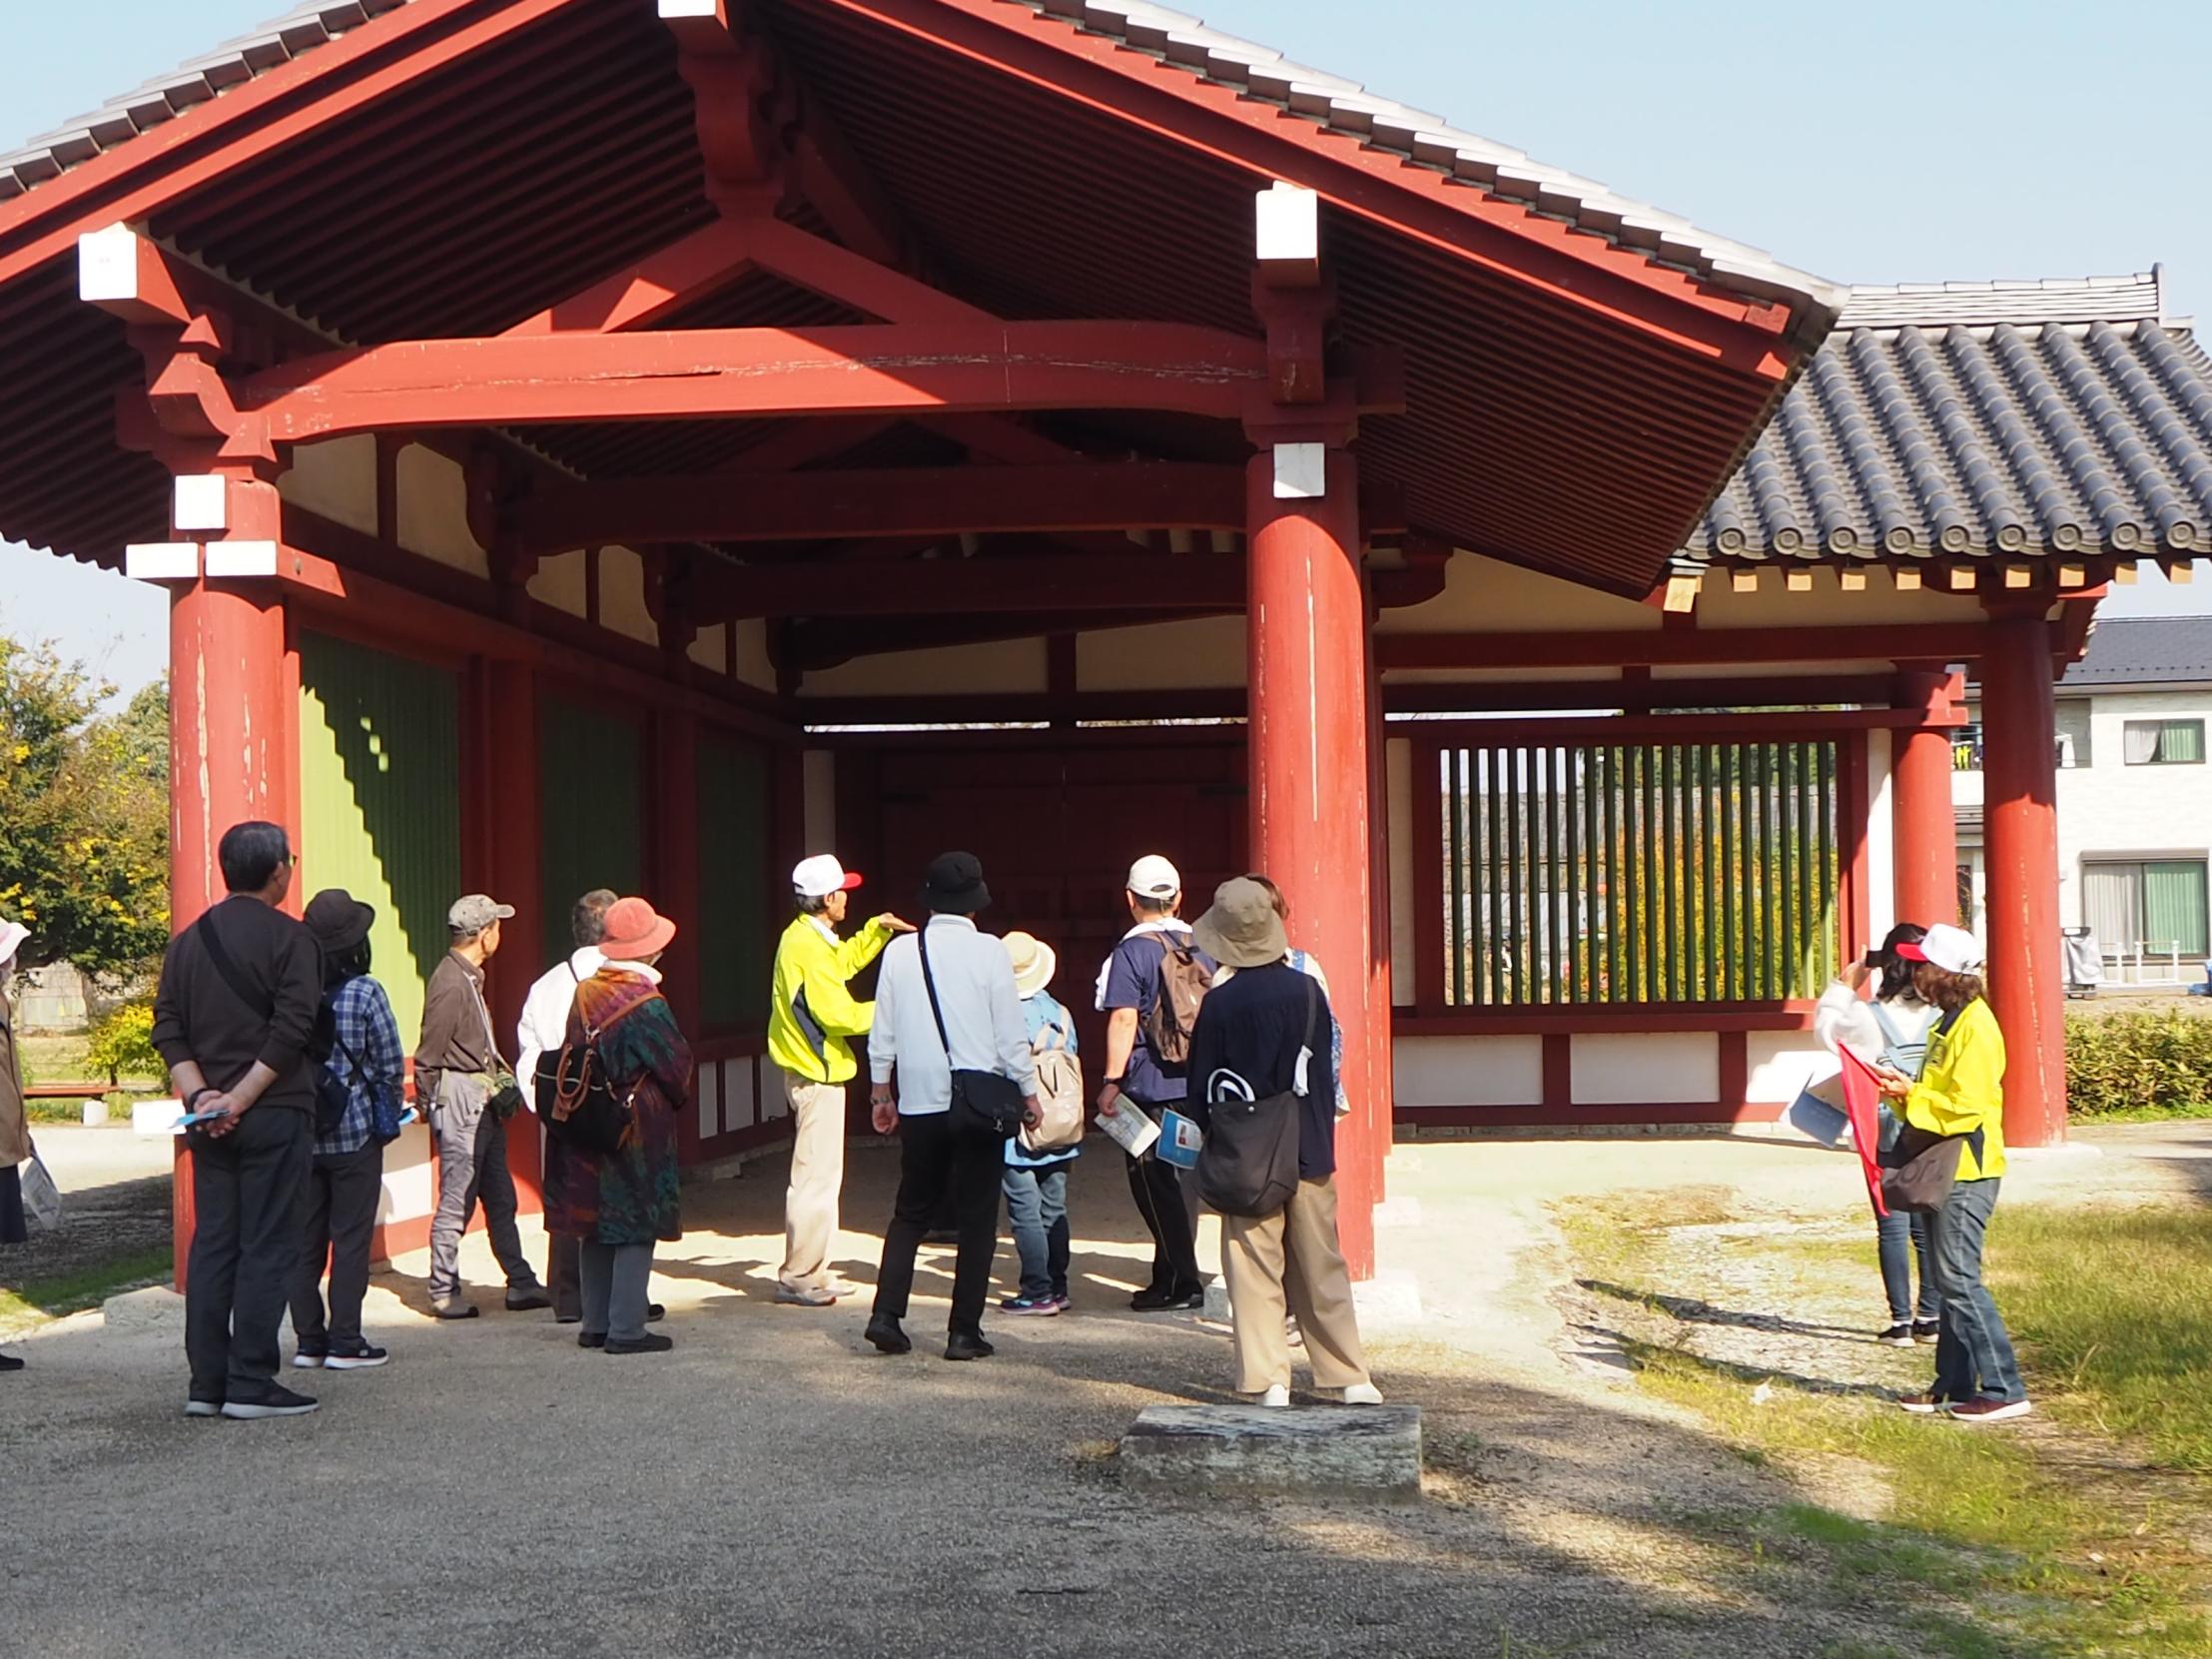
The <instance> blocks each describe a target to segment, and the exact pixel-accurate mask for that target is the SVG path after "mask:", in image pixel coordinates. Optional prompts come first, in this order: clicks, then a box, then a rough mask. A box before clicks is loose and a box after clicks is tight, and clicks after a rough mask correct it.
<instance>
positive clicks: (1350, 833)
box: [1246, 449, 1389, 1278]
mask: <svg viewBox="0 0 2212 1659" xmlns="http://www.w3.org/2000/svg"><path fill="white" fill-rule="evenodd" d="M1358 495H1359V492H1358V486H1357V470H1356V463H1355V462H1354V461H1353V459H1352V457H1351V456H1350V455H1349V454H1348V453H1346V452H1345V451H1343V450H1341V449H1331V450H1329V451H1328V453H1327V472H1326V488H1325V490H1324V492H1323V493H1322V494H1321V495H1319V496H1306V497H1301V498H1283V497H1280V496H1278V495H1277V494H1276V456H1275V454H1274V453H1273V452H1272V451H1266V452H1262V453H1261V454H1259V455H1258V456H1256V457H1255V458H1254V459H1253V461H1252V463H1251V466H1250V468H1249V472H1248V485H1247V494H1246V501H1247V514H1246V515H1247V521H1248V523H1249V526H1250V531H1249V533H1250V553H1249V561H1250V598H1249V609H1248V616H1247V623H1246V628H1247V649H1248V651H1249V663H1250V692H1249V695H1250V703H1251V711H1250V719H1251V727H1250V766H1251V811H1252V833H1251V843H1252V863H1253V866H1254V868H1256V869H1260V870H1264V871H1265V872H1266V873H1267V874H1268V875H1269V876H1271V877H1273V878H1274V880H1275V881H1276V883H1277V884H1278V885H1280V886H1281V888H1282V890H1283V892H1284V894H1285V895H1286V896H1287V897H1288V898H1289V901H1290V906H1291V913H1292V916H1293V918H1294V920H1295V929H1296V933H1297V937H1298V940H1299V942H1300V943H1301V944H1302V945H1304V946H1305V947H1306V948H1307V949H1308V950H1310V951H1312V952H1313V954H1314V955H1315V956H1316V957H1317V958H1318V959H1319V960H1320V962H1321V965H1322V966H1323V967H1324V968H1326V969H1328V970H1329V971H1330V973H1331V974H1332V975H1333V976H1334V979H1333V981H1332V985H1333V989H1334V993H1335V1002H1336V1009H1337V1017H1338V1019H1339V1021H1340V1023H1341V1024H1342V1025H1343V1027H1344V1031H1345V1037H1346V1041H1345V1044H1344V1072H1345V1089H1346V1093H1347V1095H1348V1097H1349V1099H1350V1101H1351V1106H1352V1111H1351V1115H1350V1117H1348V1118H1346V1119H1345V1120H1344V1121H1343V1122H1342V1123H1341V1124H1339V1125H1338V1128H1337V1138H1336V1161H1337V1187H1338V1193H1339V1198H1340V1211H1339V1215H1340V1222H1339V1226H1340V1229H1341V1236H1342V1240H1343V1244H1344V1256H1345V1259H1346V1260H1347V1261H1348V1262H1349V1263H1350V1265H1351V1270H1352V1276H1353V1277H1355V1278H1370V1277H1372V1276H1373V1275H1374V1270H1375V1233H1374V1206H1375V1203H1376V1201H1377V1200H1378V1199H1379V1198H1380V1197H1381V1192H1380V1187H1381V1182H1380V1172H1381V1160H1380V1157H1379V1155H1378V1152H1377V1142H1378V1140H1379V1139H1380V1138H1382V1137H1385V1136H1387V1134H1388V1132H1389V1125H1388V1122H1387V1113H1386V1109H1385V1107H1384V1106H1383V1095H1384V1091H1382V1090H1381V1089H1378V1088H1377V1087H1376V1086H1375V1081H1374V1079H1373V1078H1372V1077H1371V1076H1370V1072H1371V1065H1370V1060H1369V1047H1368V1042H1369V1039H1368V1037H1367V1035H1366V1034H1367V1033H1368V1031H1369V1030H1370V1029H1371V1027H1370V1022H1371V1020H1372V1019H1373V1018H1374V1014H1373V1012H1372V1011H1371V1010H1369V1009H1368V1008H1367V1006H1366V1003H1367V986H1368V977H1369V975H1368V964H1369V962H1370V961H1371V952H1372V949H1373V946H1372V942H1371V938H1370V934H1371V932H1372V915H1371V912H1370V909H1369V887H1368V880H1369V872H1368V861H1369V859H1370V857H1371V856H1372V851H1373V849H1372V846H1371V843H1370V841H1369V836H1368V802H1367V790H1368V764H1367V741H1368V739H1367V734H1368V720H1369V710H1368V701H1367V672H1366V665H1367V640H1366V614H1367V607H1366V598H1365V594H1364V592H1363V591H1362V584H1361V573H1360V563H1359V498H1358ZM1381 1017H1382V1018H1384V1019H1387V1018H1388V1012H1387V1010H1385V1011H1384V1012H1383V1014H1382V1016H1381Z"/></svg>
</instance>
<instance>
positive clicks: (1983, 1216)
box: [1927, 1179, 2027, 1403]
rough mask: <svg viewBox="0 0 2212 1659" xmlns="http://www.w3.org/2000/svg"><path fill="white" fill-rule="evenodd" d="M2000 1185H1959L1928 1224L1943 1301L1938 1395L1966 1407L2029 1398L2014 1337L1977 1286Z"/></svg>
mask: <svg viewBox="0 0 2212 1659" xmlns="http://www.w3.org/2000/svg"><path fill="white" fill-rule="evenodd" d="M2002 1185H2003V1183H2002V1182H2001V1181H1997V1180H1994V1179H1992V1180H1988V1181H1962V1182H1960V1183H1959V1184H1958V1185H1957V1186H1956V1187H1953V1188H1952V1189H1951V1196H1950V1198H1949V1199H1948V1200H1946V1201H1945V1203H1944V1205H1943V1208H1942V1209H1940V1210H1938V1211H1936V1212H1935V1213H1934V1214H1933V1215H1932V1216H1930V1217H1928V1219H1927V1248H1928V1255H1929V1257H1930V1259H1932V1260H1933V1261H1934V1263H1935V1288H1936V1292H1937V1293H1938V1294H1939V1295H1940V1296H1941V1297H1942V1298H1943V1314H1942V1320H1943V1322H1942V1329H1941V1331H1940V1332H1939V1333H1938V1335H1937V1337H1936V1342H1935V1389H1934V1393H1935V1397H1936V1398H1937V1399H1939V1400H1947V1401H1953V1402H1963V1401H1966V1400H1972V1399H1998V1400H2004V1401H2006V1402H2008V1403H2009V1402H2010V1401H2013V1400H2023V1399H2025V1398H2027V1386H2026V1384H2025V1383H2023V1382H2021V1380H2020V1366H2019V1361H2018V1360H2016V1359H2014V1358H2013V1357H2012V1338H2011V1336H2010V1335H2009V1334H2008V1333H2007V1332H2006V1331H2005V1328H2004V1320H2003V1319H2002V1318H2001V1317H2000V1316H1999V1315H1998V1313H1997V1304H1996V1302H1995V1301H1994V1300H1993V1299H1992V1298H1991V1296H1990V1294H1989V1291H1988V1288H1987V1287H1986V1286H1985V1285H1983V1283H1982V1282H1981V1245H1982V1239H1983V1236H1984V1235H1985V1234H1987V1232H1988V1231H1989V1217H1990V1214H1991V1212H1993V1211H1994V1210H1995V1209H1996V1208H1997V1189H1998V1188H1999V1187H2001V1186H2002Z"/></svg>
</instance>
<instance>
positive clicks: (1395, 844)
mask: <svg viewBox="0 0 2212 1659" xmlns="http://www.w3.org/2000/svg"><path fill="white" fill-rule="evenodd" d="M1383 760H1384V763H1385V766H1386V769H1387V771H1388V774H1389V793H1388V797H1387V800H1386V803H1385V804H1386V805H1387V807H1388V809H1389V813H1390V996H1391V1000H1392V1001H1393V1002H1395V1003H1397V1004H1398V1005H1400V1006H1401V1007H1406V1008H1410V1007H1412V1006H1413V1004H1414V1003H1415V1002H1416V1001H1418V1000H1419V988H1418V987H1417V986H1416V985H1415V984H1414V977H1415V975H1416V973H1417V972H1418V969H1417V967H1416V964H1415V955H1414V931H1413V930H1414V914H1413V913H1414V906H1415V905H1416V904H1417V903H1418V902H1419V894H1420V885H1419V883H1418V881H1417V880H1416V879H1415V876H1414V870H1413V740H1412V739H1411V738H1409V737H1393V738H1389V739H1387V740H1386V741H1385V742H1384V744H1383Z"/></svg>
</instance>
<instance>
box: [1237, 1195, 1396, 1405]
mask: <svg viewBox="0 0 2212 1659" xmlns="http://www.w3.org/2000/svg"><path fill="white" fill-rule="evenodd" d="M1221 1268H1222V1271H1223V1272H1224V1273H1226V1274H1227V1275H1228V1281H1229V1314H1230V1317H1231V1318H1232V1319H1234V1321H1235V1323H1236V1389H1237V1392H1238V1393H1243V1394H1256V1393H1259V1392H1260V1391H1261V1390H1262V1389H1266V1388H1271V1387H1273V1386H1274V1385H1275V1384H1276V1383H1278V1382H1279V1383H1281V1384H1282V1385H1283V1386H1284V1387H1286V1388H1287V1387H1288V1386H1289V1385H1290V1342H1289V1337H1288V1333H1287V1332H1286V1331H1285V1330H1284V1328H1283V1318H1284V1315H1285V1314H1288V1313H1295V1314H1296V1315H1297V1316H1298V1328H1299V1330H1300V1331H1301V1332H1302V1333H1303V1334H1304V1336H1305V1351H1306V1354H1307V1357H1308V1358H1310V1359H1311V1360H1312V1362H1313V1385H1314V1386H1315V1387H1317V1388H1349V1387H1351V1386H1352V1385H1353V1384H1355V1383H1360V1382H1365V1381H1366V1380H1367V1355H1366V1353H1365V1351H1364V1350H1363V1349H1362V1348H1361V1347H1360V1345H1359V1321H1358V1319H1357V1318H1356V1317H1355V1316H1354V1315H1353V1312H1352V1278H1351V1274H1350V1273H1349V1272H1348V1271H1346V1270H1345V1266H1344V1252H1343V1250H1342V1249H1340V1248H1339V1247H1338V1246H1337V1243H1336V1181H1335V1178H1334V1177H1331V1178H1330V1179H1329V1180H1327V1181H1301V1182H1300V1183H1298V1190H1297V1192H1295V1193H1293V1194H1292V1195H1291V1196H1290V1202H1289V1203H1288V1204H1286V1205H1285V1206H1283V1208H1282V1209H1280V1210H1278V1211H1277V1212H1275V1214H1274V1215H1272V1216H1263V1217H1258V1218H1252V1217H1246V1216H1224V1217H1222V1218H1221Z"/></svg>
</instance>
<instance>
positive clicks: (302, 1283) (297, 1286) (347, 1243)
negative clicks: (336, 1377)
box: [292, 1141, 384, 1353]
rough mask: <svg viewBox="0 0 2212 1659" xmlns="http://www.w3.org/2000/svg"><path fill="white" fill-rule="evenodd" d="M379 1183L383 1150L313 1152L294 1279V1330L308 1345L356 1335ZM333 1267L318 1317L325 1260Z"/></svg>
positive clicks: (350, 1341)
mask: <svg viewBox="0 0 2212 1659" xmlns="http://www.w3.org/2000/svg"><path fill="white" fill-rule="evenodd" d="M383 1190H384V1150H383V1148H381V1147H379V1146H377V1145H376V1144H375V1143H374V1142H373V1141H371V1142H370V1143H369V1145H368V1146H366V1147H363V1148H361V1149H360V1150H359V1151H357V1152H342V1153H317V1154H316V1155H315V1162H314V1165H313V1167H312V1168H311V1169H310V1170H309V1172H308V1179H307V1182H306V1184H305V1185H304V1186H303V1187H302V1188H301V1190H300V1266H299V1270H298V1271H297V1272H296V1273H295V1274H294V1275H293V1280H292V1334H293V1336H294V1337H295V1338H296V1339H297V1340H298V1341H299V1344H300V1346H302V1347H303V1348H306V1349H307V1350H308V1351H309V1352H311V1353H312V1352H316V1351H318V1350H322V1351H325V1352H328V1351H329V1350H330V1348H331V1347H333V1346H334V1345H336V1346H341V1347H350V1346H352V1345H354V1344H356V1343H358V1342H360V1340H361V1339H362V1337H361V1304H362V1298H363V1297H364V1296H366V1295H368V1294H369V1239H370V1238H371V1237H372V1236H373V1235H374V1233H375V1231H376V1201H377V1200H378V1199H379V1198H381V1197H382V1196H383ZM325 1262H328V1263H329V1264H330V1269H331V1316H330V1320H329V1323H328V1324H326V1323H325V1321H324V1317H323V1267H324V1263H325Z"/></svg>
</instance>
